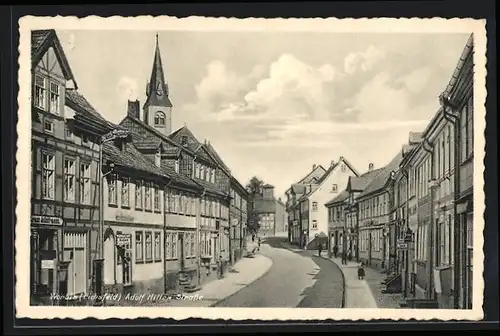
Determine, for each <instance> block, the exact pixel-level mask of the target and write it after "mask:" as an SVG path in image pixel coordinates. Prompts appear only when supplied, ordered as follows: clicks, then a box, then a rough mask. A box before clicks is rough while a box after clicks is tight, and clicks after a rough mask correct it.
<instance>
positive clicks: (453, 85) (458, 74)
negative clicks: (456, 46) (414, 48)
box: [443, 34, 474, 100]
mask: <svg viewBox="0 0 500 336" xmlns="http://www.w3.org/2000/svg"><path fill="white" fill-rule="evenodd" d="M473 53H474V34H471V35H470V36H469V39H468V40H467V42H466V44H465V46H464V49H463V51H462V54H461V55H460V59H459V60H458V62H457V65H456V67H455V70H454V72H453V75H452V76H451V78H450V81H449V83H448V85H447V87H446V90H445V92H443V94H444V95H445V96H451V97H450V98H451V99H452V100H453V98H454V96H455V95H456V94H457V93H458V92H457V88H458V86H459V85H457V83H459V82H460V79H461V78H463V76H464V75H465V74H464V72H465V73H466V74H467V75H472V72H473V71H474V70H473V64H472V63H473V62H472V61H473V60H472V55H473ZM467 62H470V63H468V64H470V65H471V66H470V67H469V66H466V64H467ZM467 72H468V73H467Z"/></svg>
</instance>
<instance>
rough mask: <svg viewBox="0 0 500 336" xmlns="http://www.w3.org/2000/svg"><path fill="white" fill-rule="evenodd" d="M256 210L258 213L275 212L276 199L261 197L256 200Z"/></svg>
mask: <svg viewBox="0 0 500 336" xmlns="http://www.w3.org/2000/svg"><path fill="white" fill-rule="evenodd" d="M254 210H255V212H257V213H259V214H260V213H275V212H276V200H275V199H260V198H257V199H255V200H254Z"/></svg>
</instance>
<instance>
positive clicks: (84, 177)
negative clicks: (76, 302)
mask: <svg viewBox="0 0 500 336" xmlns="http://www.w3.org/2000/svg"><path fill="white" fill-rule="evenodd" d="M31 57H32V69H31V70H32V71H31V72H32V85H33V86H32V96H31V102H32V107H31V112H32V132H31V137H32V142H31V155H32V157H31V238H30V250H31V251H30V259H31V262H30V270H31V271H30V278H31V279H30V280H31V283H32V288H31V297H32V299H34V300H36V301H37V300H38V299H40V298H43V297H48V296H49V295H50V294H51V293H60V294H82V293H88V292H89V291H91V290H92V282H91V279H92V260H94V259H96V258H97V255H98V253H99V251H98V220H99V217H98V216H99V212H98V209H99V204H98V203H99V202H98V200H99V188H98V157H99V154H98V153H99V138H100V136H102V135H103V134H105V133H106V132H108V131H110V130H111V125H110V124H109V123H108V122H107V121H105V120H104V119H103V118H102V116H100V115H99V114H98V113H97V112H96V111H95V110H94V109H93V108H92V107H91V106H90V104H89V103H88V102H87V101H86V100H85V98H84V97H83V96H81V95H80V94H79V93H78V91H77V89H78V86H77V83H76V80H75V78H74V76H73V74H72V71H71V68H70V66H69V63H68V60H67V58H66V56H65V54H64V50H63V49H62V46H61V44H60V42H59V39H58V37H57V35H56V33H55V31H54V30H34V31H32V35H31Z"/></svg>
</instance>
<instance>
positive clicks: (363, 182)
mask: <svg viewBox="0 0 500 336" xmlns="http://www.w3.org/2000/svg"><path fill="white" fill-rule="evenodd" d="M382 169H384V168H377V169H374V170H372V171H368V172H366V173H364V174H362V175H360V176H349V180H348V182H347V189H348V190H349V191H351V192H352V191H363V190H364V189H365V188H366V187H367V186H368V185H369V184H370V182H371V181H372V179H373V178H374V177H375V176H376V175H377V174H378V173H379V172H381V171H382Z"/></svg>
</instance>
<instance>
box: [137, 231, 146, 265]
mask: <svg viewBox="0 0 500 336" xmlns="http://www.w3.org/2000/svg"><path fill="white" fill-rule="evenodd" d="M143 235H144V233H143V232H142V231H138V232H136V233H135V261H136V262H143V261H144V242H143V241H142V236H143Z"/></svg>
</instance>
